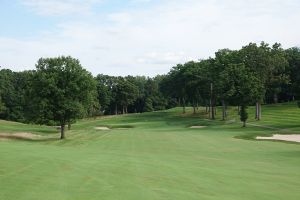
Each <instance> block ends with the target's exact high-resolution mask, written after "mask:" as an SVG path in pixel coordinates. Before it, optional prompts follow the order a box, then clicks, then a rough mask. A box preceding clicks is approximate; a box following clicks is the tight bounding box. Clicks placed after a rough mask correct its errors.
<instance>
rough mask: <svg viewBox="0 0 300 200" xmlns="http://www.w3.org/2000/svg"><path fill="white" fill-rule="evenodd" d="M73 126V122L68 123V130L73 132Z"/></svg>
mask: <svg viewBox="0 0 300 200" xmlns="http://www.w3.org/2000/svg"><path fill="white" fill-rule="evenodd" d="M71 126H72V124H71V122H68V130H71Z"/></svg>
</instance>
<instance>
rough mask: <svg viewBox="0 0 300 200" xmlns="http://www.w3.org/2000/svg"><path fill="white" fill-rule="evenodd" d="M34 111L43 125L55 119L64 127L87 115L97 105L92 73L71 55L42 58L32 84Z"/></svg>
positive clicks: (37, 120)
mask: <svg viewBox="0 0 300 200" xmlns="http://www.w3.org/2000/svg"><path fill="white" fill-rule="evenodd" d="M31 95H32V99H33V101H34V104H33V105H34V106H33V110H32V111H33V112H34V116H35V121H36V122H37V123H40V124H49V122H54V123H56V124H59V125H60V127H61V137H60V138H61V139H64V138H65V125H66V124H68V123H71V122H74V121H75V120H76V119H78V118H82V117H84V116H86V115H88V112H89V110H90V109H91V106H94V105H95V102H94V101H95V95H96V84H95V81H94V79H93V77H92V75H91V74H90V73H89V72H87V71H86V70H85V69H83V68H82V66H81V64H80V62H79V61H78V60H77V59H74V58H72V57H64V56H62V57H57V58H41V59H39V61H38V63H37V64H36V73H35V74H34V77H33V83H32V92H31Z"/></svg>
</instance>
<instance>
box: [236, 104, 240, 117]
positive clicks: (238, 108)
mask: <svg viewBox="0 0 300 200" xmlns="http://www.w3.org/2000/svg"><path fill="white" fill-rule="evenodd" d="M237 110H238V115H239V114H240V106H238V107H237Z"/></svg>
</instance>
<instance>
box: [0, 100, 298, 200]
mask: <svg viewBox="0 0 300 200" xmlns="http://www.w3.org/2000/svg"><path fill="white" fill-rule="evenodd" d="M203 110H204V109H203ZM203 110H202V109H201V110H199V114H197V115H192V114H191V113H192V110H191V109H190V110H188V111H189V112H188V114H185V115H182V114H180V111H181V109H180V108H176V109H172V110H169V111H164V112H153V113H145V114H135V115H127V116H118V117H112V118H99V119H97V120H82V121H80V122H79V123H77V124H74V125H73V130H72V131H69V132H67V139H66V140H64V141H60V140H58V139H53V138H58V136H59V133H58V132H57V130H55V129H54V128H51V127H44V126H33V125H24V124H19V123H14V122H6V121H0V133H1V132H3V133H18V132H28V133H32V134H38V135H41V136H43V137H39V140H24V139H18V140H11V139H9V140H3V141H0V199H1V200H2V199H3V200H35V199H38V200H40V199H43V200H83V199H88V200H92V199H95V200H96V199H97V200H98V199H101V200H110V199H120V200H126V199H128V200H135V199H136V200H141V199H143V200H148V199H149V200H153V199H155V200H156V199H170V200H176V199H180V200H181V199H182V200H186V199H189V200H193V199H195V200H199V199H201V200H202V199H203V200H205V199H207V200H213V199H222V200H227V199H228V200H238V199H240V200H248V199H253V200H257V199H264V200H268V199H269V200H274V199H288V200H298V199H300V190H299V188H300V145H299V144H297V143H290V142H273V141H256V140H252V139H253V138H255V137H256V136H258V135H259V136H268V135H272V134H273V133H281V134H290V133H299V132H300V109H297V107H296V105H295V104H294V103H290V104H279V105H273V106H264V107H263V121H261V122H256V121H254V120H250V123H251V124H252V125H249V126H248V127H247V128H241V124H240V122H239V120H238V116H237V115H236V113H237V111H236V110H234V109H231V110H230V111H229V114H230V116H229V118H228V120H227V121H226V122H223V121H221V120H220V119H217V120H215V121H210V120H207V119H205V118H206V116H205V114H204V113H203ZM253 113H254V110H253V108H250V114H249V116H251V117H252V116H254V114H253ZM218 116H220V113H218ZM192 126H195V127H197V126H198V127H200V126H203V127H204V128H194V129H193V128H190V127H192ZM96 127H115V128H112V129H108V130H97V129H96ZM56 136H57V137H56ZM40 138H42V139H40Z"/></svg>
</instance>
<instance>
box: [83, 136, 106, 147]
mask: <svg viewBox="0 0 300 200" xmlns="http://www.w3.org/2000/svg"><path fill="white" fill-rule="evenodd" d="M109 135H111V134H110V133H105V134H103V135H101V136H100V137H97V138H96V139H95V140H97V141H100V140H102V139H103V138H105V137H107V136H109ZM86 141H87V142H86V143H84V144H81V145H80V147H87V146H88V145H89V142H88V141H89V140H86Z"/></svg>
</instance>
